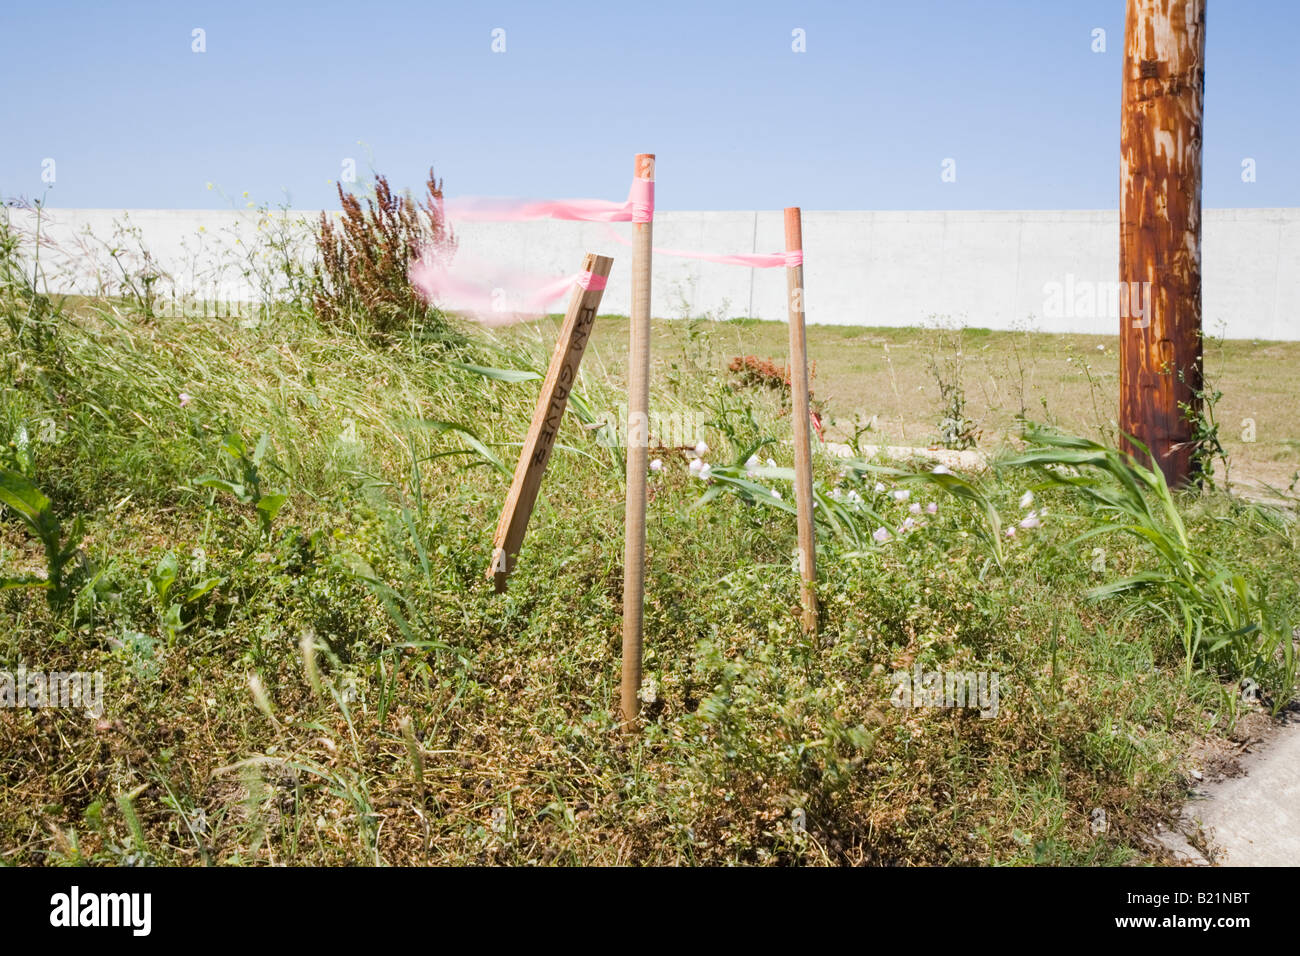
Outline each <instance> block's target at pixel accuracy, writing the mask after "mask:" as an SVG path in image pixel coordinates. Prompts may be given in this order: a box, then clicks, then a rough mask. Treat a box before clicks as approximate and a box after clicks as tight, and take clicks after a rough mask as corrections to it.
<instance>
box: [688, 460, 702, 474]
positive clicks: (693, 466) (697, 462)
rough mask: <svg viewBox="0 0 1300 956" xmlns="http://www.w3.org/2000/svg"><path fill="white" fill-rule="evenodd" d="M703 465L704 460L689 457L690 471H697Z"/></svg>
mask: <svg viewBox="0 0 1300 956" xmlns="http://www.w3.org/2000/svg"><path fill="white" fill-rule="evenodd" d="M703 467H704V462H702V461H700V460H699V459H698V458H692V459H691V471H692V472H695V473H698V472H699V470H700V469H701V468H703Z"/></svg>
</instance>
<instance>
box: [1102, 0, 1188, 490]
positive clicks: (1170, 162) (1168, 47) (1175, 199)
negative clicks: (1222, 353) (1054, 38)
mask: <svg viewBox="0 0 1300 956" xmlns="http://www.w3.org/2000/svg"><path fill="white" fill-rule="evenodd" d="M1204 103H1205V0H1128V16H1127V19H1126V21H1125V28H1124V84H1123V115H1122V123H1121V127H1120V191H1119V197H1120V198H1119V220H1120V224H1119V247H1120V251H1119V280H1120V306H1121V308H1120V323H1121V327H1120V346H1119V349H1120V372H1119V388H1120V407H1119V426H1120V430H1121V431H1123V432H1124V433H1125V434H1127V435H1132V436H1133V437H1134V438H1136V439H1137V440H1138V441H1140V442H1142V443H1143V444H1145V445H1146V446H1147V447H1148V448H1149V449H1150V450H1151V454H1152V456H1153V457H1154V459H1155V462H1156V463H1157V464H1158V465H1159V466H1160V469H1161V470H1162V471H1163V472H1164V475H1165V480H1166V481H1167V482H1168V483H1169V484H1170V485H1174V486H1177V485H1183V484H1186V483H1187V482H1188V481H1191V480H1194V479H1195V477H1196V474H1195V471H1196V468H1197V461H1196V459H1195V457H1194V455H1193V448H1192V445H1191V440H1192V435H1193V426H1192V423H1191V422H1190V421H1189V420H1188V416H1187V415H1186V414H1185V413H1184V411H1183V408H1181V407H1180V405H1181V406H1183V407H1187V408H1191V409H1199V408H1200V400H1199V399H1198V397H1197V392H1199V391H1200V390H1201V388H1202V382H1203V379H1202V368H1201V133H1202V125H1201V124H1202V113H1203V109H1204ZM1126 304H1127V306H1128V308H1127V309H1125V308H1124V306H1125V305H1126ZM1126 313H1127V314H1126Z"/></svg>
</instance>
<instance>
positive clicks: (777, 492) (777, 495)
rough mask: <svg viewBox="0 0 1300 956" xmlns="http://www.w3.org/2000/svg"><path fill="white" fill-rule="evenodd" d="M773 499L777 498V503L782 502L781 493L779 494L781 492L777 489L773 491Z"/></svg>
mask: <svg viewBox="0 0 1300 956" xmlns="http://www.w3.org/2000/svg"><path fill="white" fill-rule="evenodd" d="M772 497H773V498H775V499H776V500H777V501H780V500H781V492H779V491H777V490H776V489H775V488H773V489H772Z"/></svg>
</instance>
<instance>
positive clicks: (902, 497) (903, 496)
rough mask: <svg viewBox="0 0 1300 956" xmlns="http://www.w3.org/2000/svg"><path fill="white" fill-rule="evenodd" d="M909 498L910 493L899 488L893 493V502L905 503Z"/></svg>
mask: <svg viewBox="0 0 1300 956" xmlns="http://www.w3.org/2000/svg"><path fill="white" fill-rule="evenodd" d="M910 497H912V493H911V492H910V491H908V490H907V489H906V488H899V489H898V490H897V491H895V492H894V500H895V501H906V500H907V499H908V498H910Z"/></svg>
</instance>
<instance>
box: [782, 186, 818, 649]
mask: <svg viewBox="0 0 1300 956" xmlns="http://www.w3.org/2000/svg"><path fill="white" fill-rule="evenodd" d="M785 249H786V252H799V253H802V251H803V220H802V216H801V215H800V212H799V207H798V206H789V207H787V208H786V210H785ZM785 276H786V290H787V292H788V294H789V303H790V391H791V393H792V396H793V401H794V408H793V411H792V412H791V416H792V417H793V418H794V500H795V511H796V514H797V517H798V523H799V576H800V578H802V580H803V588H802V591H803V594H802V601H803V628H804V633H805V634H814V633H816V631H817V592H816V590H815V585H816V582H817V538H816V533H815V531H814V527H813V490H812V447H811V441H812V435H811V431H812V429H811V428H810V427H809V418H810V409H809V407H808V343H807V339H806V338H805V336H804V327H803V265H802V264H800V265H796V266H790V267H788V268H787V269H786V270H785Z"/></svg>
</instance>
